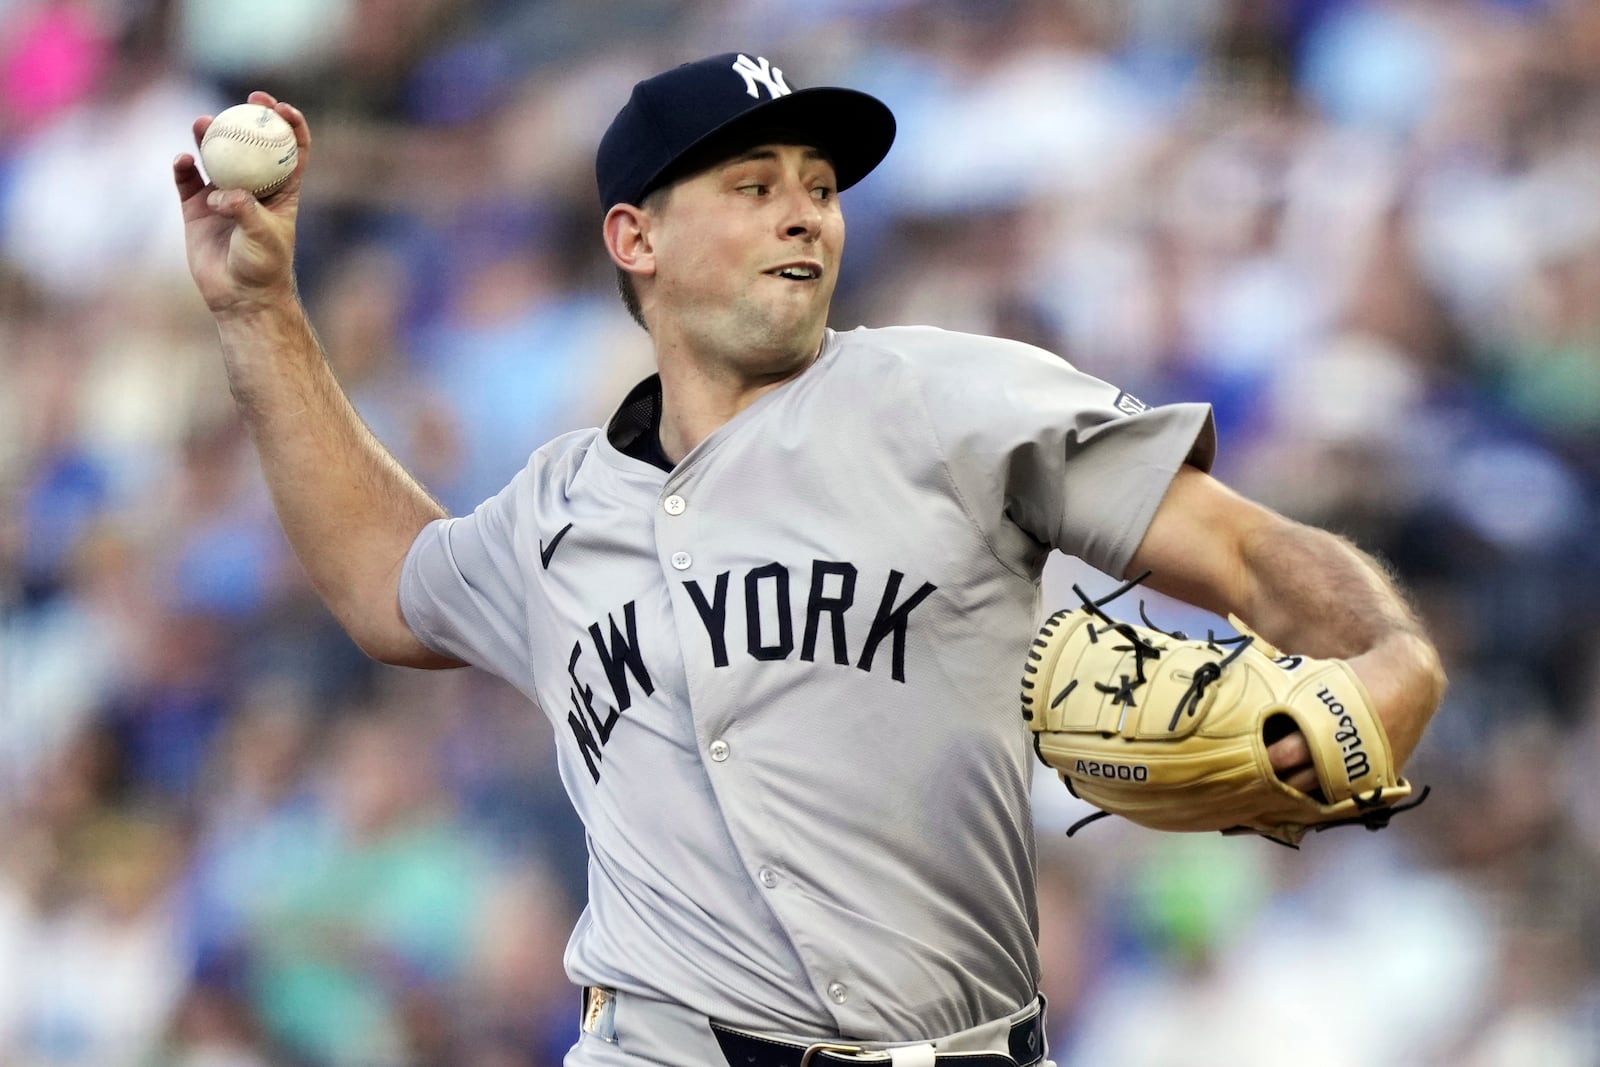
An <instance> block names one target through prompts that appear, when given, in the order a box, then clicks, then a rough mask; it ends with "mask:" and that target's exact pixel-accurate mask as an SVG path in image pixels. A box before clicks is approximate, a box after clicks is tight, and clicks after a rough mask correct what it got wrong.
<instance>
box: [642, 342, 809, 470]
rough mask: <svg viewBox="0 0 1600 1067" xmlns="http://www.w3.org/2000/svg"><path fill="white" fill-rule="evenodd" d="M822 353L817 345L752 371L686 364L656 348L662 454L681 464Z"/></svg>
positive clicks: (695, 361) (703, 363) (686, 360)
mask: <svg viewBox="0 0 1600 1067" xmlns="http://www.w3.org/2000/svg"><path fill="white" fill-rule="evenodd" d="M821 352H822V345H821V342H820V341H819V342H818V344H817V346H816V347H815V348H814V349H812V350H811V351H810V353H809V354H807V355H805V356H804V357H801V358H799V359H789V360H777V361H774V362H772V363H771V364H768V365H766V366H765V367H764V368H763V369H761V370H754V369H752V368H750V367H748V366H741V365H738V364H734V363H732V362H731V361H727V360H717V361H710V360H702V359H693V358H687V357H685V356H683V355H682V354H679V353H674V352H670V351H664V350H661V349H659V348H658V350H657V353H656V356H657V361H658V364H659V369H660V374H661V450H662V451H663V452H665V453H666V455H667V458H668V459H669V460H671V461H672V462H673V463H679V462H681V461H682V460H683V457H684V456H687V455H688V454H689V453H690V452H691V451H693V450H694V449H695V447H696V446H698V445H699V444H700V442H701V441H704V440H705V439H706V438H707V437H710V436H711V435H712V434H713V433H715V432H716V431H717V430H718V429H720V428H721V427H723V426H724V425H726V424H727V423H728V422H729V421H730V420H731V419H733V417H734V416H736V415H738V414H739V413H740V412H741V411H743V410H744V409H745V408H747V407H749V406H750V405H751V404H753V403H755V402H756V401H757V400H759V399H760V398H761V397H762V396H764V395H766V394H767V393H769V392H771V391H772V390H774V389H776V388H777V387H778V386H780V385H782V384H784V383H785V382H788V381H791V380H793V379H794V378H797V377H799V376H800V375H801V374H803V373H804V372H805V371H806V369H807V368H809V367H810V366H811V365H812V364H813V363H815V362H816V361H817V357H818V356H819V355H821ZM768 368H770V369H768Z"/></svg>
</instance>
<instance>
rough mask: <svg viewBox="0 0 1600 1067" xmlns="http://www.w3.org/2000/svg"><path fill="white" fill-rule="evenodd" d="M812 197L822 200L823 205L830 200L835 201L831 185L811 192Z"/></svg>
mask: <svg viewBox="0 0 1600 1067" xmlns="http://www.w3.org/2000/svg"><path fill="white" fill-rule="evenodd" d="M811 195H812V197H813V198H815V199H817V200H820V201H821V202H823V203H827V202H828V201H829V200H832V199H833V195H834V189H833V187H832V186H831V185H819V186H817V187H816V188H815V189H813V190H811Z"/></svg>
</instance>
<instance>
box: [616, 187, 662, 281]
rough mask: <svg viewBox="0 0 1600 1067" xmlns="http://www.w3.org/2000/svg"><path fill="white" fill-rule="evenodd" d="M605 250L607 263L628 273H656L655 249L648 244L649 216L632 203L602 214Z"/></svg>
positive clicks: (617, 206) (649, 242)
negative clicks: (608, 255) (603, 216)
mask: <svg viewBox="0 0 1600 1067" xmlns="http://www.w3.org/2000/svg"><path fill="white" fill-rule="evenodd" d="M605 242H606V251H607V252H608V253H610V255H611V261H612V262H613V263H615V264H616V265H617V266H619V267H621V268H622V269H623V270H625V271H627V272H628V273H629V274H633V275H651V274H654V273H655V272H656V259H655V248H654V246H653V245H652V244H651V241H650V213H649V212H648V211H646V210H645V209H644V208H641V207H635V206H634V205H632V204H618V205H616V206H615V207H613V208H612V209H611V210H610V211H608V212H606V221H605Z"/></svg>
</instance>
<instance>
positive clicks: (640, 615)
mask: <svg viewBox="0 0 1600 1067" xmlns="http://www.w3.org/2000/svg"><path fill="white" fill-rule="evenodd" d="M653 384H654V381H653V380H652V382H647V383H645V385H644V386H642V387H641V388H640V389H637V390H635V392H634V394H632V395H631V396H630V399H629V401H628V402H626V403H625V404H624V405H623V408H622V410H621V411H620V412H619V414H618V415H617V417H616V418H615V419H613V420H612V422H611V424H610V426H609V429H608V430H605V431H602V430H600V429H594V430H588V431H582V432H578V433H573V434H568V435H565V436H563V437H560V438H558V439H556V440H554V441H552V442H551V443H550V444H548V445H546V446H545V447H543V448H541V449H540V450H539V451H537V452H535V453H534V454H533V456H532V457H531V459H530V461H529V463H528V465H527V467H526V468H525V469H523V470H522V471H521V472H520V473H519V474H518V475H517V477H516V478H515V479H514V480H513V481H512V482H511V484H510V485H508V486H507V487H506V488H505V490H504V491H502V492H501V493H500V494H499V495H498V496H496V497H494V498H493V499H491V500H489V501H487V502H486V503H484V504H483V505H482V506H481V507H479V508H478V509H477V510H476V511H475V512H474V513H473V514H471V515H468V516H464V517H460V518H453V519H446V520H441V521H439V522H436V523H433V524H432V525H430V526H429V527H428V528H427V529H425V530H424V531H423V533H422V534H421V535H420V537H419V538H418V540H417V542H416V544H415V545H414V547H413V548H412V550H411V553H410V554H409V556H408V557H407V560H406V564H405V569H404V573H403V577H402V581H401V604H402V608H403V611H404V614H405V617H406V619H407V620H408V622H409V623H410V625H411V627H412V628H413V630H415V632H416V634H417V636H418V637H419V639H421V640H422V641H423V642H424V643H425V644H427V645H428V646H430V647H431V648H434V649H436V650H438V651H440V652H443V653H447V654H449V655H451V656H455V657H457V658H459V659H462V660H466V661H468V662H470V663H474V664H477V665H479V666H481V667H483V668H485V669H487V670H489V671H492V672H494V673H495V674H498V675H500V676H501V677H503V678H505V679H507V680H508V681H510V682H511V683H513V684H514V685H516V686H517V687H518V688H519V689H521V691H522V692H524V693H526V694H527V695H528V696H529V697H530V698H532V699H534V700H535V701H537V703H538V704H539V706H540V707H541V708H543V709H544V712H545V714H546V715H547V716H548V718H549V719H550V722H551V724H552V725H553V727H554V729H555V731H556V734H557V736H558V742H559V752H560V756H559V767H560V773H561V776H562V780H563V782H564V783H565V786H566V789H567V791H568V793H569V795H570V796H571V798H572V802H573V804H574V805H575V806H576V809H577V811H578V813H579V815H580V816H581V817H582V820H583V823H584V825H585V827H586V828H587V832H588V840H589V849H590V862H589V900H588V905H587V908H586V910H585V912H584V914H583V916H582V918H581V920H580V921H579V923H578V925H577V928H576V930H575V931H574V933H573V935H572V939H571V942H570V944H569V946H568V951H567V956H566V966H567V971H568V973H569V975H570V976H571V977H572V979H573V980H574V981H575V982H578V983H581V984H585V985H603V986H610V987H613V988H617V989H620V990H624V991H627V992H632V993H635V994H639V995H643V996H648V997H652V998H657V999H661V1000H667V1001H672V1002H676V1003H678V1004H681V1005H685V1006H687V1007H688V1008H690V1009H692V1010H693V1011H696V1012H700V1013H704V1014H705V1015H707V1016H710V1017H714V1018H717V1019H721V1020H724V1021H727V1022H729V1023H732V1024H734V1025H738V1026H743V1027H749V1028H754V1029H764V1030H773V1031H781V1032H786V1033H796V1034H811V1035H845V1036H849V1037H854V1038H857V1039H863V1040H891V1041H892V1040H910V1039H916V1038H919V1037H930V1036H935V1035H939V1034H946V1033H951V1032H954V1031H958V1030H962V1029H965V1028H967V1027H970V1026H973V1025H975V1024H977V1023H981V1022H984V1021H986V1020H991V1019H995V1018H998V1017H1000V1016H1004V1015H1006V1014H1007V1013H1009V1012H1013V1011H1014V1010H1016V1009H1017V1008H1018V1007H1019V1006H1021V1005H1024V1004H1026V1003H1028V1002H1029V1001H1030V1000H1031V998H1033V996H1034V995H1035V990H1036V989H1037V985H1038V980H1039V960H1038V954H1037V949H1036V944H1035V941H1036V936H1035V935H1036V915H1035V903H1034V890H1033V878H1034V850H1033V849H1034V846H1033V836H1032V834H1033V831H1032V824H1031V821H1030V817H1029V811H1028V795H1029V781H1030V775H1031V772H1032V765H1033V760H1034V756H1033V753H1032V750H1031V747H1030V743H1029V738H1028V731H1027V729H1026V727H1025V725H1024V723H1023V721H1022V717H1021V713H1020V711H1019V708H1018V696H1017V694H1018V686H1019V678H1020V671H1021V663H1022V658H1023V656H1024V653H1025V650H1026V648H1027V645H1028V642H1029V641H1030V640H1031V638H1032V636H1033V634H1034V630H1035V627H1036V624H1037V620H1038V618H1039V614H1040V611H1039V608H1040V605H1039V603H1038V596H1039V593H1038V581H1039V576H1040V572H1041V569H1042V568H1043V566H1044V563H1045V560H1046V557H1047V555H1048V554H1049V552H1050V551H1051V550H1052V549H1060V550H1062V551H1065V552H1068V553H1071V554H1074V555H1077V556H1079V557H1081V558H1083V559H1084V560H1086V561H1087V562H1089V563H1091V564H1093V565H1094V566H1096V567H1098V568H1100V569H1102V570H1105V571H1107V572H1109V573H1111V574H1119V573H1121V571H1122V570H1123V568H1124V567H1125V566H1126V564H1127V562H1128V560H1129V558H1130V556H1131V555H1132V553H1133V551H1134V550H1135V548H1136V547H1137V546H1138V543H1139V541H1140V540H1141V538H1142V537H1143V535H1144V532H1145V529H1146V528H1147V526H1148V524H1149V522H1150V519H1151V517H1152V515H1153V514H1154V512H1155V510H1156V507H1157V505H1158V503H1159V502H1160V500H1161V497H1162V495H1163V494H1164V492H1165V490H1166V488H1167V486H1168V484H1169V482H1170V480H1171V479H1172V477H1173V475H1174V473H1175V472H1176V470H1177V469H1178V467H1179V466H1180V465H1181V464H1182V463H1184V462H1185V461H1188V462H1190V463H1193V464H1196V465H1199V466H1202V467H1205V466H1208V465H1209V463H1210V460H1211V455H1212V451H1213V448H1214V438H1213V430H1212V425H1211V420H1210V412H1209V409H1208V408H1207V407H1206V406H1205V405H1201V404H1186V405H1173V406H1169V407H1159V408H1150V409H1147V408H1146V407H1145V406H1144V405H1143V404H1141V403H1140V402H1138V401H1137V400H1135V399H1134V398H1132V397H1130V396H1128V395H1127V394H1124V393H1121V392H1119V390H1118V389H1117V387H1116V386H1114V385H1109V384H1107V383H1105V382H1102V381H1100V380H1098V379H1096V378H1093V377H1091V376H1088V375H1085V374H1083V373H1080V372H1078V371H1076V370H1075V369H1073V368H1072V367H1070V366H1069V365H1068V364H1066V363H1065V362H1063V361H1062V360H1061V359H1059V358H1058V357H1056V356H1054V355H1051V354H1049V353H1046V352H1043V351H1040V350H1038V349H1035V348H1032V347H1029V346H1026V345H1022V344H1018V343H1015V342H1011V341H1003V340H997V339H994V338H985V337H975V336H971V335H965V334H957V333H950V332H945V331H942V330H937V329H932V328H925V327H901V328H892V329H877V330H874V329H860V330H855V331H852V332H848V333H835V332H833V331H830V332H829V333H828V335H827V337H826V340H825V343H824V345H823V349H822V352H821V355H820V357H819V358H818V360H817V362H816V363H815V364H814V365H813V366H812V367H811V368H809V369H808V370H806V371H805V372H804V373H803V374H801V375H800V376H798V377H797V378H795V379H794V380H792V381H790V382H787V383H785V384H784V385H782V386H780V387H779V388H777V389H774V390H772V391H771V392H769V393H767V394H765V395H764V396H762V397H761V398H760V399H759V400H757V401H756V402H755V403H754V404H752V405H751V406H750V407H749V408H747V409H746V410H745V411H743V412H741V413H740V414H739V415H738V416H737V417H735V418H734V419H733V420H732V421H730V422H729V423H727V424H726V425H724V426H723V427H721V428H720V429H718V430H717V431H716V432H715V433H713V434H712V435H711V436H710V437H708V438H707V439H706V440H705V441H704V442H702V443H701V444H700V445H699V446H698V447H697V448H696V449H695V450H694V451H693V452H691V453H690V454H689V455H688V456H687V457H685V458H684V460H683V461H682V462H681V463H679V464H678V465H677V466H676V468H675V469H673V470H672V471H671V472H670V473H669V472H667V471H664V470H662V469H660V468H658V467H655V466H652V465H650V464H648V463H646V462H643V461H641V460H637V459H634V458H631V457H630V456H629V455H627V454H625V453H624V452H623V451H622V450H620V449H619V448H618V447H617V442H618V441H619V440H622V439H623V438H625V437H626V436H627V435H630V434H637V433H639V432H640V431H641V428H647V427H648V426H649V425H650V421H649V420H650V417H651V407H652V405H653V404H658V403H659V391H658V388H657V389H655V390H652V388H651V386H652V385H653ZM648 1055H649V1056H650V1058H652V1059H653V1060H655V1061H656V1062H661V1063H677V1062H680V1060H678V1059H674V1058H672V1054H671V1052H670V1050H664V1049H654V1050H648ZM697 1067H699V1065H697Z"/></svg>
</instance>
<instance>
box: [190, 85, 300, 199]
mask: <svg viewBox="0 0 1600 1067" xmlns="http://www.w3.org/2000/svg"><path fill="white" fill-rule="evenodd" d="M299 158H300V147H299V145H298V144H297V143H296V142H295V139H294V128H293V127H292V126H290V125H289V123H288V122H287V121H285V120H284V118H283V116H281V115H279V114H278V113H277V112H276V111H274V110H272V109H271V108H269V107H263V106H261V105H260V104H235V105H234V106H233V107H230V108H226V109H225V110H223V111H222V112H221V113H220V114H218V115H217V117H216V118H214V119H213V120H212V121H211V126H210V128H209V129H207V130H206V134H205V136H204V137H203V138H201V140H200V164H201V166H202V167H204V168H205V172H206V177H207V178H209V179H210V180H211V183H212V184H213V185H215V186H216V187H217V188H219V189H248V190H250V192H251V193H253V194H254V195H255V196H256V197H258V198H260V197H267V196H271V195H272V194H273V193H275V192H277V191H278V190H279V189H281V188H282V187H283V183H284V182H286V181H288V180H289V175H291V174H293V173H294V168H295V163H296V162H298V160H299Z"/></svg>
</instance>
